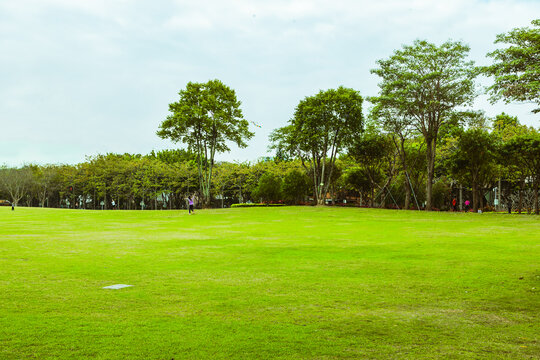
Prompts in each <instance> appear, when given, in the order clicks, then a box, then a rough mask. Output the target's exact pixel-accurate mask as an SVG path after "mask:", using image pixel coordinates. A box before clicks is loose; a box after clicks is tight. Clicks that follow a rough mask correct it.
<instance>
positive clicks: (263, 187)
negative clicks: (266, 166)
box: [253, 173, 281, 203]
mask: <svg viewBox="0 0 540 360" xmlns="http://www.w3.org/2000/svg"><path fill="white" fill-rule="evenodd" d="M253 197H254V198H260V199H262V200H263V201H264V202H265V203H268V202H270V201H278V200H280V199H281V178H280V177H279V176H278V175H276V174H272V173H265V174H263V175H262V176H261V177H260V179H259V184H258V186H257V188H256V189H255V191H254V193H253Z"/></svg>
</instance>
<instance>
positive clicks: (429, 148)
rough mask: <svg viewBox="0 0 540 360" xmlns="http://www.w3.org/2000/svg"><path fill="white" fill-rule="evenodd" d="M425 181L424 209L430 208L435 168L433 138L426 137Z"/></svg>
mask: <svg viewBox="0 0 540 360" xmlns="http://www.w3.org/2000/svg"><path fill="white" fill-rule="evenodd" d="M426 160H427V181H426V211H431V209H432V205H431V204H432V202H431V200H432V194H433V176H434V168H435V143H434V139H429V140H428V139H426Z"/></svg>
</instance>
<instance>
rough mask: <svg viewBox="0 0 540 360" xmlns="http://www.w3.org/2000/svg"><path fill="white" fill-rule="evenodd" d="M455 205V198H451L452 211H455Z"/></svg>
mask: <svg viewBox="0 0 540 360" xmlns="http://www.w3.org/2000/svg"><path fill="white" fill-rule="evenodd" d="M456 206H457V200H456V198H453V199H452V211H456Z"/></svg>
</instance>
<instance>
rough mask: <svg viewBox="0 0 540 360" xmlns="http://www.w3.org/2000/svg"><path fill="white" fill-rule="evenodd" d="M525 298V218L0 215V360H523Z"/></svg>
mask: <svg viewBox="0 0 540 360" xmlns="http://www.w3.org/2000/svg"><path fill="white" fill-rule="evenodd" d="M112 284H130V285H134V286H133V287H130V288H125V289H121V290H105V289H102V288H103V287H104V286H108V285H112ZM539 289H540V219H539V217H537V216H536V217H535V216H517V215H505V214H482V215H479V214H462V213H419V212H403V211H386V210H367V209H344V208H313V207H285V208H272V209H269V208H254V209H249V208H246V209H225V210H205V211H198V212H197V214H196V215H195V216H188V215H187V212H178V211H144V212H142V211H130V212H129V211H127V212H124V211H82V210H79V211H77V210H58V209H28V208H17V209H16V210H15V211H14V212H12V211H11V210H10V208H0V359H29V358H36V359H173V358H174V359H185V358H193V359H200V358H208V359H230V358H239V359H248V358H255V359H275V358H284V359H362V358H376V359H388V358H399V359H401V358H403V359H418V358H444V359H458V358H459V359H461V358H471V359H478V358H486V359H495V358H503V359H504V358H507V359H534V358H540V292H539Z"/></svg>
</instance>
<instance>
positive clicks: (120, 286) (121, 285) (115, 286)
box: [104, 284, 133, 290]
mask: <svg viewBox="0 0 540 360" xmlns="http://www.w3.org/2000/svg"><path fill="white" fill-rule="evenodd" d="M130 286H133V285H126V284H115V285H110V286H105V287H104V289H112V290H118V289H123V288H127V287H130Z"/></svg>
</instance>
